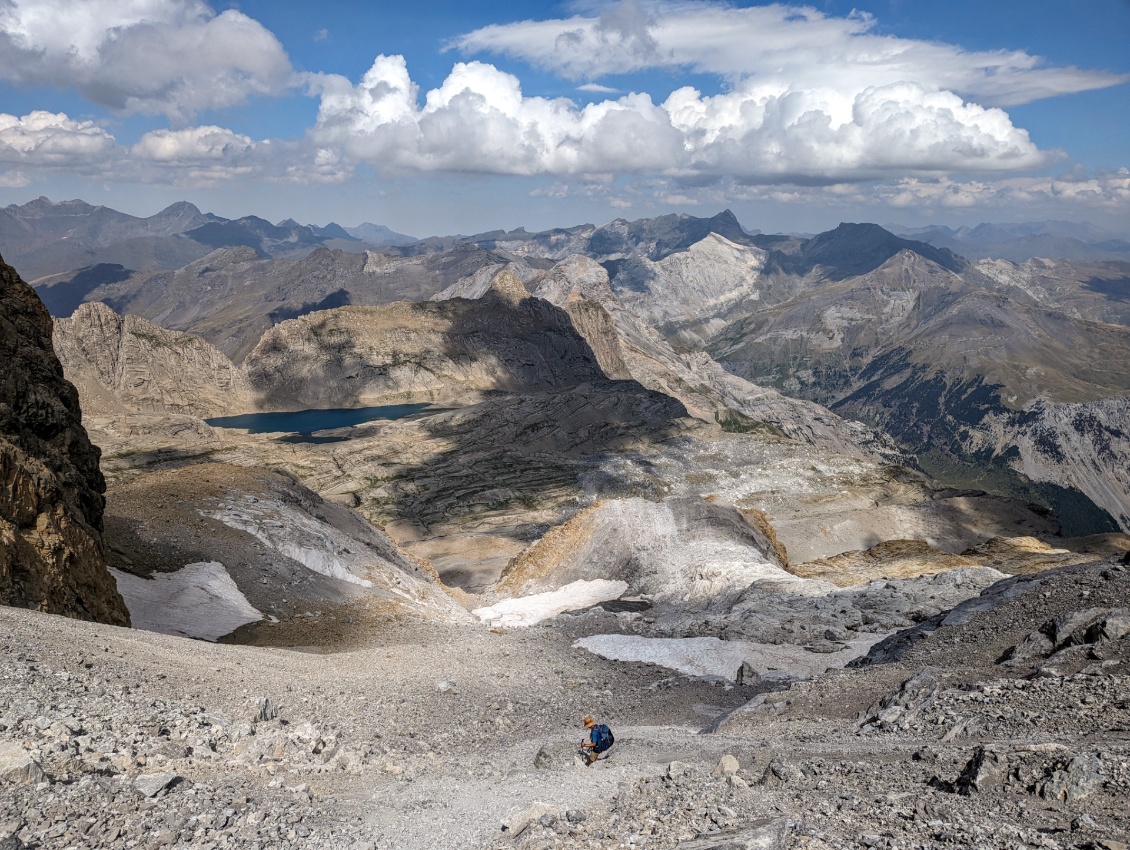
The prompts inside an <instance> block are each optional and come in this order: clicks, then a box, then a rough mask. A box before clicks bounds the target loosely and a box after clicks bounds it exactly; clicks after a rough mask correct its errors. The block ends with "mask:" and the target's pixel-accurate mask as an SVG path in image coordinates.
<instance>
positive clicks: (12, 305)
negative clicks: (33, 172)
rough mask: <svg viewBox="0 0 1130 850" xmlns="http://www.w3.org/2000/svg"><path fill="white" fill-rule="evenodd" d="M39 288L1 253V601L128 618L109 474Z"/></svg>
mask: <svg viewBox="0 0 1130 850" xmlns="http://www.w3.org/2000/svg"><path fill="white" fill-rule="evenodd" d="M99 455H100V452H99V450H98V449H97V448H96V447H95V446H93V445H91V443H90V439H89V438H88V437H87V434H86V431H85V430H84V429H83V427H82V421H81V413H80V411H79V404H78V394H77V392H76V391H75V388H74V386H72V385H71V384H70V383H68V382H67V381H66V380H65V379H64V378H63V368H62V366H61V365H60V363H59V360H58V358H57V357H56V356H55V352H54V350H53V348H52V346H51V318H50V316H48V314H47V310H46V308H45V307H44V306H43V303H42V302H41V301H40V300H39V298H38V296H37V295H36V294H35V291H34V290H33V289H32V288H31V287H30V286H28V285H27V284H26V283H24V282H23V280H21V279H20V277H19V275H18V274H17V273H16V271H15V269H13V268H12V267H11V266H8V265H6V264H4V263H3V262H2V261H0V602H2V603H3V604H5V605H15V606H19V607H23V608H33V609H37V610H40V611H47V612H50V613H53V614H63V615H65V616H68V617H76V618H79V619H84V620H97V621H101V622H106V623H113V624H118V625H128V623H129V614H128V613H127V612H126V608H125V604H124V603H123V602H122V598H121V596H120V595H119V594H118V591H117V588H116V586H115V584H114V580H113V579H112V578H111V577H110V574H109V573H108V572H107V570H106V562H105V559H104V556H103V547H102V511H103V507H104V500H103V496H102V494H103V492H104V491H105V487H106V485H105V482H104V481H103V478H102V473H101V472H100V471H99V468H98V460H99Z"/></svg>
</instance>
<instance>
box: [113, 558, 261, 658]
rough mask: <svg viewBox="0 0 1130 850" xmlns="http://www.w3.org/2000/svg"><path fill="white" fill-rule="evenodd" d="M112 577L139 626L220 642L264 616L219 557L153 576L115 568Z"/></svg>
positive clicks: (166, 633)
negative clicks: (140, 576) (222, 638)
mask: <svg viewBox="0 0 1130 850" xmlns="http://www.w3.org/2000/svg"><path fill="white" fill-rule="evenodd" d="M110 575H112V576H113V577H114V581H116V582H117V583H118V592H119V593H120V594H121V595H122V599H124V600H125V603H126V607H127V608H128V609H129V616H130V620H131V621H132V622H133V627H134V628H135V629H142V630H143V631H147V632H159V633H160V634H164V635H178V636H180V637H190V638H202V639H203V640H210V641H215V640H217V639H219V638H221V637H223V636H224V635H226V634H231V633H232V632H234V631H235V630H236V629H238V628H239V627H240V626H242V625H245V624H247V623H254V622H257V621H259V620H261V619H263V613H262V612H261V611H259V610H258V609H257V608H255V606H253V605H252V604H251V603H250V602H248V601H247V597H246V596H244V595H243V593H242V592H241V591H240V589H239V588H238V587H236V584H235V582H234V581H233V580H232V577H231V576H230V575H228V571H227V570H226V569H225V568H224V565H223V564H221V563H219V562H218V561H202V562H200V563H196V564H189V565H188V566H186V567H184V568H183V569H180V570H177V571H176V572H175V573H154V575H153V577H152V578H148V579H146V578H139V577H138V576H135V575H131V574H130V573H123V572H121V571H120V570H116V569H114V568H113V567H111V568H110Z"/></svg>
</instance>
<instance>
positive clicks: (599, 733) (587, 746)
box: [581, 716, 616, 766]
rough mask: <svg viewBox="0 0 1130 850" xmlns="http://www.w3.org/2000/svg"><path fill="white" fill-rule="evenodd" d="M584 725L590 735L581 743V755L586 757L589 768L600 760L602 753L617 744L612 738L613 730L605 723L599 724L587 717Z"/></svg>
mask: <svg viewBox="0 0 1130 850" xmlns="http://www.w3.org/2000/svg"><path fill="white" fill-rule="evenodd" d="M584 724H585V729H586V730H587V732H588V735H587V737H586V739H585V740H584V741H582V742H581V754H582V755H583V756H584V757H585V765H586V766H587V765H590V764H592V763H593V762H594V761H596V760H597V759H598V758H600V755H601V753H606V752H608V749H609V747H611V746H612V745H613V744H614V743H616V739H615V738H614V737H613V736H612V730H611V729H609V728H608V727H607V726H606V725H605V724H603V723H597V722H596V721H595V720H593V719H592V718H591V717H588V716H586V717H585V720H584Z"/></svg>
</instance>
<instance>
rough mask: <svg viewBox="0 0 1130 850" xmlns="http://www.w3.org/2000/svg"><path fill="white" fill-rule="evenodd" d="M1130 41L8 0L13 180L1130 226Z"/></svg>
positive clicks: (168, 193) (292, 200)
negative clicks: (1090, 222)
mask: <svg viewBox="0 0 1130 850" xmlns="http://www.w3.org/2000/svg"><path fill="white" fill-rule="evenodd" d="M1127 44H1130V0H1088V2H1086V3H1075V2H1059V0H1054V2H1053V0H1043V2H1041V0H1028V2H1023V3H1021V2H1005V0H998V2H994V3H984V2H965V0H959V1H958V2H949V3H945V4H938V3H923V2H918V0H875V2H867V0H864V2H861V3H846V2H833V1H832V0H829V2H814V3H810V4H807V5H793V4H761V3H740V2H739V3H721V2H711V0H663V2H656V0H628V2H618V3H602V2H596V0H582V2H573V3H545V4H531V3H521V4H519V3H499V2H491V3H486V2H454V0H442V1H441V2H429V3H416V4H411V3H397V4H391V3H359V2H344V0H322V2H319V3H316V4H311V3H305V2H304V3H296V2H284V0H270V2H268V0H240V2H238V3H226V2H218V0H214V2H211V3H209V2H205V0H82V2H75V0H0V203H23V202H24V201H27V200H30V199H31V198H34V197H37V196H39V195H47V196H48V197H50V198H52V199H55V200H61V199H64V198H72V197H81V198H84V199H85V200H88V201H90V202H92V203H102V204H106V205H108V206H111V207H114V208H116V209H120V210H123V211H126V212H131V213H134V214H137V215H148V214H152V213H154V212H156V211H158V210H159V209H161V208H162V207H163V206H165V205H167V204H168V203H171V202H173V201H175V200H180V199H187V200H190V201H192V202H194V203H196V204H197V205H198V206H200V207H201V208H203V209H206V210H209V211H212V212H216V213H218V214H221V215H225V216H229V217H235V216H240V215H246V214H255V215H260V216H263V217H265V218H268V219H271V220H280V219H283V218H287V217H293V218H296V219H298V220H300V221H303V222H311V223H318V224H324V223H326V222H328V221H330V220H335V221H338V222H339V223H342V224H346V225H350V224H357V223H360V222H362V221H372V222H378V223H383V224H387V225H389V226H390V227H392V228H394V229H396V230H399V231H401V232H407V233H411V234H414V235H420V236H422V235H429V234H439V233H455V232H462V233H468V232H474V231H480V230H487V229H493V228H496V227H507V228H510V227H517V226H520V225H524V226H526V227H528V228H530V229H540V228H545V227H552V226H564V225H571V224H576V223H581V222H584V221H589V222H594V223H601V222H605V221H609V220H611V219H613V218H617V217H624V218H638V217H642V216H649V215H657V214H663V213H669V212H689V213H694V214H697V215H712V214H714V213H716V212H718V211H719V210H721V209H723V208H725V207H729V208H731V209H733V210H734V211H735V212H736V213H737V215H738V217H739V218H740V219H741V221H742V222H743V224H745V225H746V226H747V227H750V228H758V229H761V230H764V231H781V230H792V231H816V230H821V229H825V228H828V227H832V226H835V224H836V223H838V222H839V221H863V220H866V221H879V222H899V223H904V224H926V223H932V222H938V223H945V224H951V225H954V224H962V223H976V222H980V221H1017V220H1033V219H1043V218H1056V219H1067V220H1090V221H1092V222H1095V223H1096V224H1099V225H1104V226H1107V227H1109V228H1112V229H1114V230H1116V231H1119V232H1123V233H1125V232H1126V231H1127V230H1128V229H1130V224H1127V222H1130V171H1128V169H1130V142H1128V139H1130V133H1128V130H1130V126H1128V125H1130V119H1128V118H1127V116H1128V115H1130V83H1128V82H1127V80H1128V79H1130V56H1128V51H1127V50H1126V45H1127ZM0 251H2V246H0Z"/></svg>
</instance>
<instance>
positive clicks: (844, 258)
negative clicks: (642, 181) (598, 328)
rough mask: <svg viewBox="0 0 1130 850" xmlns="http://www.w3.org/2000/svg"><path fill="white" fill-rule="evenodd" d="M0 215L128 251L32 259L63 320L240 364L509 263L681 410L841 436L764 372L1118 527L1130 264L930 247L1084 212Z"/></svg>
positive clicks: (49, 247)
mask: <svg viewBox="0 0 1130 850" xmlns="http://www.w3.org/2000/svg"><path fill="white" fill-rule="evenodd" d="M2 212H3V215H2V216H0V240H7V239H8V238H9V234H14V235H13V236H12V237H11V241H10V242H5V241H0V251H3V252H4V255H5V257H8V256H9V254H10V253H11V252H12V250H13V249H12V248H9V247H8V245H9V244H11V245H13V246H14V249H15V252H14V254H12V255H13V256H15V257H17V258H18V257H26V258H31V260H34V261H36V262H38V263H39V264H40V265H39V268H41V269H42V268H49V267H50V265H49V263H48V262H47V261H48V259H49V258H50V257H52V256H54V258H55V259H54V260H53V261H52V262H56V263H62V264H63V265H65V264H66V263H68V262H72V261H73V260H74V259H75V258H76V257H78V256H80V255H84V252H85V255H89V256H98V257H109V256H114V255H115V252H116V255H117V256H118V257H119V259H118V260H116V261H113V262H110V261H106V262H99V263H96V264H91V265H88V266H86V267H79V268H76V267H74V266H72V267H70V268H68V269H66V270H64V271H61V272H54V273H52V274H50V275H47V276H41V277H40V278H39V279H38V280H37V281H36V289H37V292H38V293H39V295H40V297H41V298H42V299H43V300H44V302H45V303H46V304H47V305H48V307H49V308H50V309H51V311H52V313H53V314H54V315H56V316H67V315H69V314H70V313H71V312H72V311H73V310H74V309H75V308H76V307H77V306H78V305H79V304H82V303H84V302H86V301H102V302H104V303H106V304H107V305H109V306H110V307H112V308H113V309H114V310H116V311H117V312H119V313H122V314H126V313H132V314H136V315H138V316H141V317H144V318H146V319H148V320H150V321H152V322H154V323H156V324H158V325H160V326H162V327H165V328H168V329H170V330H176V331H184V332H188V333H192V334H196V335H199V336H200V337H202V338H203V339H205V340H206V341H208V342H209V343H211V344H212V345H214V346H216V347H218V348H219V349H220V350H221V351H222V352H223V353H224V354H225V355H226V356H227V357H229V358H231V359H232V361H233V362H234V363H236V364H241V363H244V362H245V358H247V357H248V355H249V352H251V351H252V349H253V348H255V346H256V345H257V344H259V343H260V340H261V339H262V338H264V334H266V333H267V332H269V331H270V330H271V329H272V328H273V327H274V326H276V325H279V324H281V323H284V322H287V321H288V320H291V319H298V318H301V317H303V316H306V315H307V314H310V313H314V312H318V311H334V310H338V309H340V308H344V307H377V306H381V305H387V304H391V303H393V302H398V301H409V302H420V301H427V300H442V299H451V298H464V299H478V298H481V297H483V296H484V295H485V294H486V293H488V292H489V291H490V289H491V286H492V281H493V280H494V279H495V278H496V276H497V275H498V274H499V273H500V272H502V271H503V270H508V271H509V273H510V274H511V275H512V277H513V279H514V280H515V281H517V283H516V284H515V285H517V286H521V287H524V288H525V289H526V290H527V291H528V292H529V293H530V294H533V295H535V296H537V297H542V298H545V299H548V300H551V301H553V302H554V303H557V304H559V305H560V306H562V307H563V308H565V309H566V310H567V311H569V313H570V315H571V316H572V317H573V320H574V322H579V323H582V324H583V323H584V322H586V321H588V322H596V323H597V324H598V325H599V324H601V323H602V322H606V320H605V319H603V318H600V316H601V315H603V314H602V313H601V312H600V311H596V312H592V311H589V312H586V310H585V309H583V308H582V306H581V305H583V304H586V303H590V304H596V305H599V307H600V310H602V311H605V312H607V313H608V315H609V316H611V317H612V319H613V320H614V322H615V325H616V333H617V335H618V337H619V339H620V340H621V342H620V345H621V347H622V348H623V350H624V352H626V353H625V354H624V355H623V359H624V364H626V365H625V366H624V368H625V369H626V371H627V373H630V374H631V375H632V377H634V378H635V379H636V380H639V381H640V382H641V383H643V384H644V385H645V386H647V387H648V388H649V389H654V390H658V391H661V392H664V393H667V394H669V395H673V396H674V397H676V398H678V399H679V400H680V401H681V402H682V403H683V404H684V405H686V407H687V409H688V410H691V411H692V412H694V413H695V415H698V416H701V417H706V418H709V417H717V418H718V421H726V422H729V423H730V425H731V426H732V427H743V428H744V427H762V426H765V423H769V425H768V426H767V427H771V428H773V429H776V430H777V431H778V432H781V433H784V434H788V435H789V436H793V437H797V436H803V435H804V434H806V433H808V434H816V433H820V434H822V435H823V436H821V437H820V439H821V440H825V441H827V440H843V439H846V438H844V437H842V436H841V435H838V434H839V432H836V434H835V435H834V434H832V432H831V431H829V430H828V429H827V428H826V427H825V425H824V424H821V422H820V417H821V414H819V413H817V412H815V411H816V410H817V408H815V407H811V408H802V407H794V408H790V409H789V412H788V414H787V416H786V415H785V414H783V413H781V410H783V408H781V407H780V405H777V406H776V407H775V408H774V411H775V412H772V413H765V414H764V415H762V414H760V413H759V412H758V411H759V410H768V408H767V407H765V406H764V405H761V407H759V404H760V402H758V401H757V398H758V395H757V394H758V393H759V392H762V393H769V392H771V391H770V390H768V389H759V387H760V388H766V387H771V388H773V389H774V390H776V391H779V392H781V393H784V394H786V395H789V396H792V397H794V398H796V399H799V400H803V401H804V402H816V403H818V404H820V405H824V406H826V407H828V408H831V409H832V410H833V411H836V412H837V413H840V414H842V415H845V416H848V417H851V418H853V419H856V420H859V421H862V422H864V423H867V424H868V425H869V426H870V427H872V428H879V429H882V431H884V432H885V433H887V434H889V435H892V436H893V437H894V438H895V439H896V440H897V441H898V443H899V445H900V446H901V448H902V450H903V451H909V452H912V453H913V454H914V455H916V456H917V458H918V461H917V462H918V463H919V464H920V465H921V466H922V468H923V469H925V470H926V471H928V472H930V473H931V474H932V475H934V476H936V477H937V478H938V479H939V480H943V481H947V482H950V483H951V484H954V485H956V486H963V487H977V488H982V489H987V490H992V491H995V492H1002V493H1006V494H1009V495H1017V496H1021V497H1022V498H1024V499H1027V500H1030V501H1033V502H1038V503H1042V504H1044V505H1047V506H1048V507H1051V508H1053V509H1055V510H1056V511H1057V513H1058V514H1059V515H1060V517H1061V519H1063V520H1064V521H1065V527H1066V528H1067V530H1068V531H1069V532H1071V533H1074V534H1083V533H1091V532H1099V531H1106V530H1111V529H1114V528H1116V527H1121V528H1122V529H1123V530H1130V483H1128V482H1127V481H1126V480H1125V469H1126V468H1127V467H1128V466H1130V425H1128V424H1127V411H1128V410H1130V371H1128V370H1127V368H1126V364H1127V363H1130V263H1127V262H1123V261H1118V260H1064V259H1057V260H1049V259H1029V260H1024V261H1023V262H1015V261H1009V260H1005V259H983V258H978V257H977V256H976V254H975V253H974V254H972V255H971V254H970V253H968V252H967V253H958V252H956V249H955V248H952V247H950V245H949V244H937V243H938V242H941V241H942V237H943V236H946V235H947V233H948V237H947V238H949V239H950V242H951V244H958V243H961V244H966V245H968V244H975V243H976V244H982V245H987V244H1003V243H1004V242H1007V241H1008V240H1009V239H1012V240H1013V243H1016V242H1018V241H1022V240H1024V239H1027V238H1029V237H1031V236H1033V235H1036V236H1040V234H1047V233H1049V232H1053V233H1055V234H1058V235H1056V236H1055V238H1057V239H1071V240H1076V241H1077V242H1079V243H1080V244H1084V245H1087V244H1100V243H1099V242H1095V243H1088V242H1085V241H1084V239H1092V238H1093V239H1098V238H1099V237H1103V236H1106V235H1107V234H1102V233H1100V232H1098V231H1096V230H1094V229H1090V228H1088V227H1087V226H1082V225H1080V226H1076V225H1062V226H1061V225H1055V223H1043V224H1042V225H1007V226H999V227H994V226H988V225H985V226H982V227H979V228H970V229H961V230H954V231H946V230H945V229H942V228H931V229H928V230H924V231H921V230H916V231H910V230H904V231H903V235H899V234H896V233H893V232H891V231H890V230H888V229H886V228H883V227H880V226H878V225H876V224H866V223H845V224H841V225H840V226H839V227H837V228H835V229H833V230H830V231H827V232H826V233H820V234H816V235H814V236H811V237H801V236H784V235H767V234H762V233H757V232H753V231H749V230H746V229H745V228H743V227H742V226H741V224H740V223H739V222H738V220H737V219H736V217H735V216H734V215H733V214H732V213H731V212H729V211H724V212H722V213H719V214H718V215H716V216H713V217H711V218H698V217H694V216H687V215H669V216H660V217H657V218H650V219H640V220H637V221H626V220H623V219H617V220H616V221H613V222H610V223H608V224H606V225H601V226H595V225H591V224H585V225H579V226H576V227H571V228H559V229H554V230H549V231H542V232H528V231H526V230H524V229H518V230H514V231H492V232H487V233H482V234H477V235H472V236H452V237H430V238H427V239H422V240H417V241H414V242H411V243H409V244H404V245H398V246H386V247H384V248H382V249H381V250H380V251H379V252H378V251H375V250H373V243H372V242H362V241H360V236H359V235H358V234H360V235H366V236H368V237H369V238H371V239H374V240H376V239H378V238H379V237H381V236H382V234H383V233H384V230H383V229H381V228H379V227H378V226H376V225H364V226H362V227H361V228H354V229H352V230H347V229H345V228H341V227H338V226H337V225H333V224H331V225H327V226H326V227H321V228H319V227H312V226H307V225H299V224H297V223H296V222H294V221H291V220H287V221H283V222H280V223H278V224H271V223H269V222H266V221H264V220H262V219H257V218H254V217H247V218H243V219H238V220H234V221H230V220H226V219H220V218H218V217H216V216H209V215H205V214H202V213H200V212H199V210H197V209H196V208H195V207H192V206H191V205H188V204H178V205H174V206H172V207H170V208H168V209H167V210H164V211H162V212H161V213H159V214H158V215H156V216H153V217H151V218H149V219H137V218H133V217H130V216H123V215H122V214H120V213H115V212H114V211H112V210H108V209H106V208H104V207H92V206H90V205H87V204H84V203H82V202H77V201H76V202H65V203H62V204H52V203H50V202H47V201H36V202H32V203H31V204H27V205H24V206H23V207H17V208H12V207H9V208H8V209H7V210H4V211H2ZM1053 225H1055V226H1053ZM1057 228H1058V229H1057ZM393 236H395V234H393ZM929 240H933V242H931V241H929ZM1106 241H1110V240H1106ZM82 246H87V247H85V248H84V247H82ZM52 252H54V253H52ZM68 252H69V253H68ZM185 257H187V259H185ZM131 258H132V259H131ZM127 259H129V261H128V262H127V261H125V260H127ZM131 262H132V263H133V264H132V265H131V264H130V263H131ZM162 263H164V265H162ZM177 263H179V264H177ZM17 267H18V260H17ZM318 326H319V327H320V325H318ZM602 334H603V336H602V337H601V338H602V339H605V338H607V334H606V333H605V332H603V331H602ZM590 336H591V334H590ZM593 338H594V339H595V338H596V337H593ZM608 345H609V346H611V347H612V348H615V346H614V345H613V344H612V343H611V342H609V343H608ZM742 379H744V380H742ZM746 382H751V383H746ZM766 398H768V396H766ZM774 404H776V402H774ZM806 418H807V419H808V420H809V422H808V423H807V424H806V422H805V420H806ZM759 423H760V424H759ZM837 427H838V426H837ZM832 430H833V431H834V430H835V429H832ZM860 439H864V438H862V437H861V438H860ZM868 440H870V441H872V442H874V440H873V438H870V437H868V438H866V439H865V440H864V442H867V441H868ZM869 444H870V443H869Z"/></svg>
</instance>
